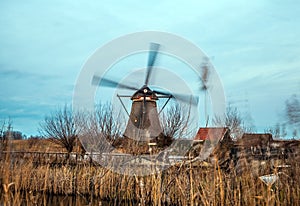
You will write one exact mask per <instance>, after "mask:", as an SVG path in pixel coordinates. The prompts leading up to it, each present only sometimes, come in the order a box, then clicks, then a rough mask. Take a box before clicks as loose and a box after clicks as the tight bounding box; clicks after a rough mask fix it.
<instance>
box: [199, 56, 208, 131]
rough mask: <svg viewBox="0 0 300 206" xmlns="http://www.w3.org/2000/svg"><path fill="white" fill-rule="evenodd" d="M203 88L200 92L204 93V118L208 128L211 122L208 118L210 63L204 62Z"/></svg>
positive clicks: (202, 67) (202, 68)
mask: <svg viewBox="0 0 300 206" xmlns="http://www.w3.org/2000/svg"><path fill="white" fill-rule="evenodd" d="M201 70H202V73H201V79H200V81H201V87H200V90H201V91H203V92H204V117H205V126H206V127H207V126H208V121H209V116H208V111H207V110H208V108H207V107H208V94H207V90H208V78H209V67H208V63H207V62H204V63H203V65H202V66H201Z"/></svg>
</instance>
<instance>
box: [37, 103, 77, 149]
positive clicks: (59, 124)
mask: <svg viewBox="0 0 300 206" xmlns="http://www.w3.org/2000/svg"><path fill="white" fill-rule="evenodd" d="M40 132H41V134H42V135H43V136H45V137H47V138H48V139H49V140H50V141H51V142H53V143H55V144H58V145H61V146H62V147H64V148H65V149H66V150H67V152H68V153H71V152H72V151H73V148H74V145H75V142H76V138H77V136H78V134H79V128H78V127H77V125H76V114H74V113H73V112H72V110H71V109H70V108H69V107H68V106H67V105H65V106H64V108H63V109H58V110H57V111H55V112H54V113H52V114H51V115H49V116H46V117H45V119H44V121H43V122H42V123H41V124H40Z"/></svg>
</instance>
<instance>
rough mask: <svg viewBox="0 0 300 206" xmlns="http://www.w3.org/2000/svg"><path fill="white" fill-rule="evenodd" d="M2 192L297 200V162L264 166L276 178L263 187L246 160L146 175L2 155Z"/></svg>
mask: <svg viewBox="0 0 300 206" xmlns="http://www.w3.org/2000/svg"><path fill="white" fill-rule="evenodd" d="M0 170H1V171H0V183H1V185H2V187H0V194H1V198H2V199H3V200H4V201H5V200H6V201H8V200H9V201H12V200H13V201H15V204H14V205H18V199H20V197H21V196H24V194H25V196H26V197H28V201H31V199H34V198H30V197H31V196H33V197H36V194H47V195H49V194H50V195H79V196H85V197H88V198H90V199H93V198H97V199H99V200H108V201H114V202H115V203H116V204H118V203H120V202H124V203H127V204H128V205H131V204H135V203H141V204H142V205H143V204H144V205H146V204H153V205H161V204H168V205H300V198H299V197H300V184H299V183H300V168H299V163H298V162H294V163H293V164H292V167H290V168H288V169H286V170H285V171H276V170H273V171H266V174H267V172H268V173H270V172H272V173H275V174H276V175H278V177H279V180H278V181H276V182H275V184H274V185H273V186H272V187H267V186H266V185H265V184H264V183H263V182H262V181H260V179H259V177H258V176H256V175H255V174H253V173H252V171H251V168H250V167H247V165H246V166H245V168H244V170H243V172H242V173H240V174H236V172H235V170H234V169H233V168H232V169H230V170H229V171H227V172H225V171H222V170H221V169H219V168H218V165H215V166H214V167H194V166H192V165H191V164H180V165H176V166H173V167H171V168H169V169H167V170H165V171H163V172H160V173H157V174H153V175H149V176H145V177H137V176H126V175H120V174H116V173H113V172H112V171H110V170H107V169H106V168H102V167H100V166H95V165H90V164H88V163H87V164H81V165H77V166H74V165H73V166H72V165H68V164H66V165H56V166H55V165H47V164H46V165H40V166H37V165H36V164H33V160H30V159H28V160H26V161H23V162H15V163H12V161H11V160H10V158H9V156H7V157H6V158H2V161H1V167H0Z"/></svg>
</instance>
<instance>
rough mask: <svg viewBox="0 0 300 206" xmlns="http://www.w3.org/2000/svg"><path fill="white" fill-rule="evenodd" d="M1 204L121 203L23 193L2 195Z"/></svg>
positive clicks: (74, 205)
mask: <svg viewBox="0 0 300 206" xmlns="http://www.w3.org/2000/svg"><path fill="white" fill-rule="evenodd" d="M0 196H1V198H0V206H17V205H20V206H40V205H41V206H94V205H95V206H108V205H119V204H117V203H116V202H113V201H103V200H99V199H96V198H89V197H84V196H80V195H76V196H64V195H44V194H35V195H33V194H22V195H14V196H12V195H10V196H8V197H7V196H6V197H5V196H3V195H0ZM125 205H133V204H130V203H129V204H125Z"/></svg>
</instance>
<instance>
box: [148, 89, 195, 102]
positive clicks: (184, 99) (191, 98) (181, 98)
mask: <svg viewBox="0 0 300 206" xmlns="http://www.w3.org/2000/svg"><path fill="white" fill-rule="evenodd" d="M153 92H155V93H156V94H160V95H170V96H171V97H172V98H175V99H178V100H179V101H182V102H187V103H190V104H193V105H197V104H198V102H199V98H198V97H197V96H194V95H191V94H177V93H169V92H163V91H159V90H153Z"/></svg>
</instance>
